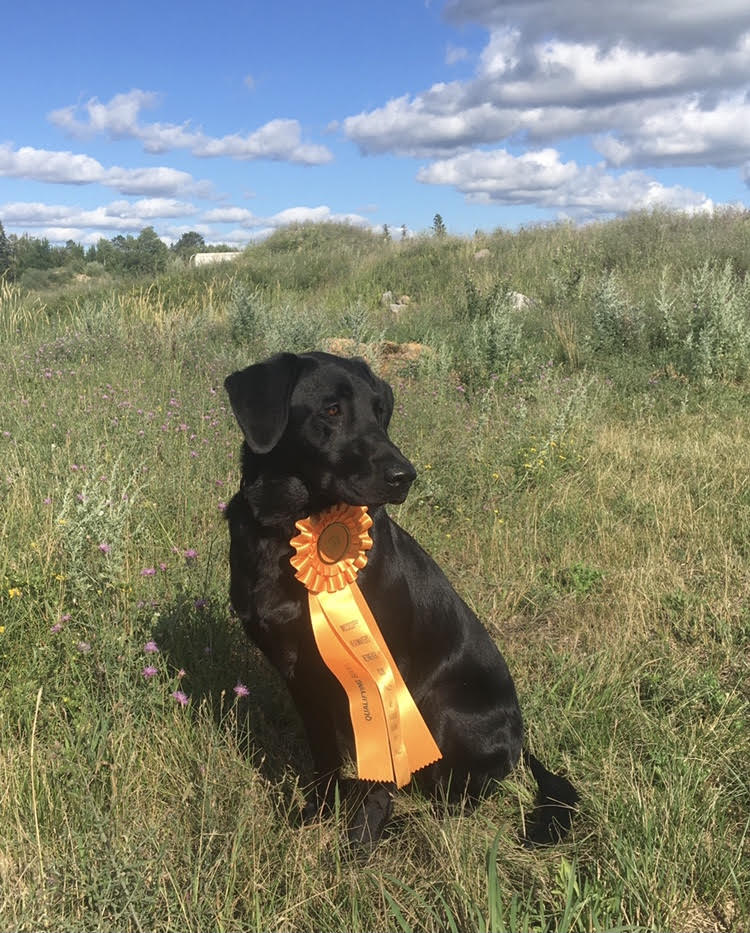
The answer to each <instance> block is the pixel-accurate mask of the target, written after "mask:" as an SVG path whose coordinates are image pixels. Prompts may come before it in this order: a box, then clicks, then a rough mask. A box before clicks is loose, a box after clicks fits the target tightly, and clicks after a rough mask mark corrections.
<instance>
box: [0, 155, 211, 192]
mask: <svg viewBox="0 0 750 933" xmlns="http://www.w3.org/2000/svg"><path fill="white" fill-rule="evenodd" d="M3 176H4V177H8V178H27V179H30V180H32V181H44V182H49V183H52V184H64V185H92V184H99V185H104V186H105V187H107V188H114V189H115V190H117V191H119V192H120V193H121V194H132V195H138V194H146V195H153V196H162V197H169V196H170V195H175V194H193V195H196V196H200V197H211V196H212V194H213V185H212V184H211V183H210V182H196V181H195V179H194V178H193V176H192V175H190V174H188V172H182V171H178V170H177V169H173V168H168V167H166V166H157V167H155V168H134V169H126V168H121V167H120V166H113V167H112V168H105V167H104V166H103V165H102V164H101V162H98V161H97V160H96V159H93V158H91V156H87V155H78V154H74V153H72V152H58V151H53V150H49V149H34V148H33V147H31V146H21V147H20V148H19V149H15V148H14V147H13V146H12V145H11V144H10V143H2V144H0V177H3Z"/></svg>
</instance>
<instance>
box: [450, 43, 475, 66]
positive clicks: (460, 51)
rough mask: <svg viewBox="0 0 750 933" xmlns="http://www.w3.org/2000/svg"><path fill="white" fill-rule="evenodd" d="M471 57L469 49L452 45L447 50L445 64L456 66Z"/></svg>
mask: <svg viewBox="0 0 750 933" xmlns="http://www.w3.org/2000/svg"><path fill="white" fill-rule="evenodd" d="M468 57H469V51H468V49H465V48H463V47H462V46H460V45H451V44H450V43H449V44H448V46H447V47H446V49H445V64H446V65H456V64H457V63H458V62H463V61H465V60H466V59H467V58H468Z"/></svg>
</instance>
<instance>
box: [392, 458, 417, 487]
mask: <svg viewBox="0 0 750 933" xmlns="http://www.w3.org/2000/svg"><path fill="white" fill-rule="evenodd" d="M416 477H417V471H416V470H415V469H414V467H413V466H412V465H411V464H410V463H408V462H404V463H393V464H391V465H390V466H389V467H388V468H387V469H386V471H385V481H386V483H388V485H389V486H406V485H411V483H413V482H414V480H415V479H416Z"/></svg>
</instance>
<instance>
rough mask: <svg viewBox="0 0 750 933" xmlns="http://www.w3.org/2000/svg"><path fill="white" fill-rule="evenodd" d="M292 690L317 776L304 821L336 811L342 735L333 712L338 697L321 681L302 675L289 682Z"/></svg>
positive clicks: (306, 804)
mask: <svg viewBox="0 0 750 933" xmlns="http://www.w3.org/2000/svg"><path fill="white" fill-rule="evenodd" d="M287 687H288V688H289V693H290V694H291V697H292V699H293V701H294V705H295V707H296V708H297V712H298V713H299V715H300V718H301V719H302V724H303V726H304V727H305V734H306V736H307V743H308V745H309V748H310V753H311V755H312V760H313V769H314V777H313V783H312V786H311V787H310V792H309V794H308V796H307V800H306V801H305V806H304V808H303V810H302V819H303V821H304V822H308V821H310V820H313V819H315V818H316V817H317V816H318V815H319V814H321V813H324V812H325V811H327V810H332V809H333V807H334V803H335V797H336V784H337V782H338V780H339V772H340V769H341V764H342V759H341V750H340V748H339V736H338V735H337V730H336V728H335V725H334V723H335V717H334V716H333V715H332V703H334V702H335V700H334V699H333V698H331V697H328V696H327V695H326V692H325V691H324V690H321V684H320V682H319V681H318V682H317V683H315V681H314V680H313V679H312V678H310V679H308V678H305V677H300V676H299V675H297V676H294V677H292V678H290V679H289V680H288V681H287Z"/></svg>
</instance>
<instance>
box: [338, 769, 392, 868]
mask: <svg viewBox="0 0 750 933" xmlns="http://www.w3.org/2000/svg"><path fill="white" fill-rule="evenodd" d="M355 798H359V799H355V801H352V805H351V806H350V807H349V813H350V816H349V823H348V827H347V839H348V842H349V848H350V851H351V852H352V854H353V855H354V856H355V857H356V858H360V859H366V858H367V856H369V854H370V852H372V850H373V849H374V848H375V846H376V845H377V843H378V841H379V840H380V837H381V836H382V835H383V830H384V829H385V827H386V824H387V823H388V820H389V819H390V817H391V812H392V811H393V795H392V791H391V788H390V786H389V785H386V784H374V785H371V786H370V787H369V788H368V789H367V790H366V791H365V792H364V794H361V793H358V794H355Z"/></svg>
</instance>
